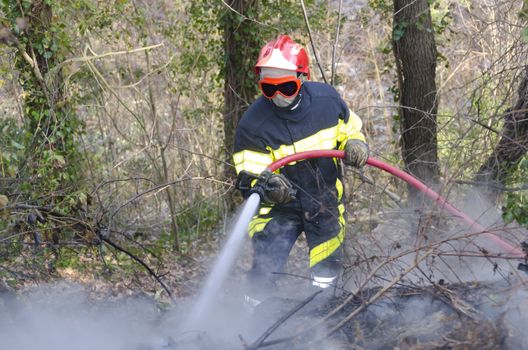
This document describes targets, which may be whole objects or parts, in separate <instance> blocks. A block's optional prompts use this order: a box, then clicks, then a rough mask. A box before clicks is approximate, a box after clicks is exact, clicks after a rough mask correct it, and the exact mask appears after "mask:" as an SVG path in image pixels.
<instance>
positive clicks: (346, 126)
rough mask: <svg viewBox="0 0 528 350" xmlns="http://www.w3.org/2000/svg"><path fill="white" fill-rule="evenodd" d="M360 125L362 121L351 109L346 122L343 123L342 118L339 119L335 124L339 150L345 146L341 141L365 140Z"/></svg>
mask: <svg viewBox="0 0 528 350" xmlns="http://www.w3.org/2000/svg"><path fill="white" fill-rule="evenodd" d="M362 126H363V122H362V121H361V119H360V118H359V117H358V116H357V114H356V113H354V112H352V111H350V116H349V118H348V122H347V123H345V122H344V121H343V120H342V119H340V120H339V124H338V125H337V142H339V143H340V145H339V149H340V150H343V149H344V148H345V142H343V141H347V140H361V141H363V142H366V141H365V136H364V135H363V134H362V133H361V127H362Z"/></svg>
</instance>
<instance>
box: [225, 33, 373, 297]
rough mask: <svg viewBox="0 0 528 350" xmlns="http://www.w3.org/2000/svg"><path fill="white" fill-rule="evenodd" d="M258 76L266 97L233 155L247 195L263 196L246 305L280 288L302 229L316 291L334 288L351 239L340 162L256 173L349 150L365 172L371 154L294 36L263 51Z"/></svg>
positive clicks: (250, 115) (349, 160)
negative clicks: (288, 160)
mask: <svg viewBox="0 0 528 350" xmlns="http://www.w3.org/2000/svg"><path fill="white" fill-rule="evenodd" d="M255 72H256V73H257V75H258V79H259V80H258V85H259V88H260V90H261V92H262V95H261V96H260V97H259V98H258V99H257V100H256V101H255V102H254V103H253V104H252V105H251V106H250V107H249V108H248V110H247V111H246V112H245V113H244V115H243V116H242V118H241V120H240V123H239V125H238V127H237V130H236V136H235V150H234V154H233V159H234V162H235V166H236V170H237V173H238V178H237V186H238V188H239V189H241V190H242V194H243V196H245V197H247V196H249V194H250V193H251V192H258V193H259V194H260V195H261V197H262V199H263V204H262V205H261V207H260V210H259V212H258V214H257V215H256V216H255V217H254V218H253V220H252V222H251V224H250V226H249V229H248V231H249V236H250V237H251V240H252V244H253V248H254V249H253V251H254V255H253V265H252V268H251V270H250V271H249V275H248V277H249V280H250V282H251V285H252V286H253V289H252V290H253V292H250V293H249V294H251V295H248V296H246V301H247V302H249V303H250V304H252V305H253V306H255V305H257V304H258V303H260V301H261V300H262V296H264V295H267V293H269V292H270V291H272V290H273V288H274V283H275V280H276V277H277V274H273V273H274V272H281V271H282V270H283V268H284V266H285V264H286V261H287V258H288V255H289V253H290V250H291V249H292V247H293V245H294V243H295V241H296V240H297V238H298V237H299V235H300V234H301V233H302V232H304V233H305V236H306V240H307V243H308V247H309V252H310V253H309V259H310V269H311V275H312V284H313V286H315V287H318V288H327V287H329V286H333V285H335V283H336V282H337V278H338V275H339V272H340V269H341V260H342V249H341V248H342V247H341V245H342V243H343V240H344V237H345V217H344V214H345V208H344V205H343V204H342V202H341V200H342V198H343V190H344V189H343V182H342V180H341V175H340V174H341V172H340V169H339V165H340V163H339V162H338V161H337V160H336V159H331V158H316V159H311V160H304V161H299V162H297V163H294V164H290V165H287V166H284V167H283V168H281V169H279V170H278V171H276V172H275V173H273V174H270V176H267V177H261V178H260V179H258V178H257V177H256V176H257V175H259V174H261V173H262V172H263V170H264V169H265V168H266V166H267V165H269V164H270V163H272V162H273V161H275V160H277V159H279V158H282V157H285V156H288V155H291V154H294V153H298V152H303V151H309V150H333V149H339V150H344V151H345V158H344V163H345V164H347V165H350V166H354V167H358V168H359V167H362V166H363V165H364V164H365V163H366V161H367V158H368V153H369V149H368V145H367V143H366V141H365V136H364V135H363V134H362V133H361V126H362V122H361V120H360V119H359V117H358V116H357V115H356V114H354V113H353V112H351V111H350V110H349V109H348V107H347V105H346V104H345V102H344V101H343V100H342V99H341V97H340V96H339V94H338V92H337V91H336V90H335V89H334V88H333V87H332V86H331V85H328V84H323V83H318V82H310V81H309V80H310V68H309V60H308V54H307V52H306V50H305V49H304V48H303V47H302V46H301V45H299V44H297V43H296V42H294V41H293V40H292V39H291V38H290V37H289V36H287V35H280V36H278V37H277V39H275V40H272V41H270V42H269V43H267V44H266V45H265V46H264V47H263V48H262V49H261V51H260V55H259V57H258V59H257V63H256V65H255ZM263 182H265V183H263ZM292 189H293V190H295V191H292ZM294 192H296V193H295V195H294Z"/></svg>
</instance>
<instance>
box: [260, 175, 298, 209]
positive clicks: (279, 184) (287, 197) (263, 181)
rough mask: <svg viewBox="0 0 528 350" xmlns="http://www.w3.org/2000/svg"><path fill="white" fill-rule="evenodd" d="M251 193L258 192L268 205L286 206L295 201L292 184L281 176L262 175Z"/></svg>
mask: <svg viewBox="0 0 528 350" xmlns="http://www.w3.org/2000/svg"><path fill="white" fill-rule="evenodd" d="M250 192H256V193H258V194H259V195H260V197H261V198H262V199H263V200H264V201H265V202H268V203H272V204H284V203H288V202H290V201H291V200H293V199H295V192H296V191H295V190H294V189H293V186H292V184H291V182H290V181H289V180H288V179H287V178H285V177H284V176H283V175H280V174H272V173H270V172H264V173H262V174H261V175H260V176H259V178H258V181H257V183H256V184H255V185H254V186H253V187H252V189H251V190H250Z"/></svg>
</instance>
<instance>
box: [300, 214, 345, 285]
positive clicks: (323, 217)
mask: <svg viewBox="0 0 528 350" xmlns="http://www.w3.org/2000/svg"><path fill="white" fill-rule="evenodd" d="M304 227H305V233H306V240H307V241H308V246H309V248H310V268H311V272H312V284H313V285H314V286H316V287H320V288H327V287H330V286H333V285H335V284H336V283H337V279H338V276H339V274H340V273H341V269H342V258H343V253H342V243H343V241H344V238H345V218H344V206H343V204H340V205H339V213H338V214H333V213H324V214H323V213H320V214H319V215H317V216H316V217H314V218H313V219H311V220H306V221H305V223H304Z"/></svg>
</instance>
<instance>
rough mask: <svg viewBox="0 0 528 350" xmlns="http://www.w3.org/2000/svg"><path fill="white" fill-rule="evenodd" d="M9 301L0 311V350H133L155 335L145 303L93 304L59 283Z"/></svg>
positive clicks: (152, 310)
mask: <svg viewBox="0 0 528 350" xmlns="http://www.w3.org/2000/svg"><path fill="white" fill-rule="evenodd" d="M10 299H11V300H6V299H5V298H4V299H3V300H4V303H3V307H2V309H3V310H2V309H0V310H1V313H0V339H1V342H0V349H2V350H14V349H16V350H26V349H27V350H30V349H31V350H34V349H41V350H57V349H80V350H83V349H86V350H88V349H102V350H106V349H108V350H117V349H135V348H137V346H138V345H140V344H142V343H144V342H145V341H147V339H149V337H151V336H152V334H156V333H155V332H153V331H154V329H153V328H152V326H153V322H154V320H156V318H157V317H158V316H159V311H158V309H157V308H156V305H155V303H153V302H152V301H151V300H149V299H148V298H146V297H134V298H128V299H123V300H120V301H119V302H117V301H113V302H111V301H102V302H99V303H95V302H94V301H91V300H90V299H89V298H88V296H87V293H86V292H85V291H84V290H83V289H82V287H80V286H78V285H73V284H69V283H60V284H56V285H49V286H40V287H37V288H32V289H31V290H29V291H26V292H25V293H23V294H22V295H20V296H18V297H16V298H15V297H12V298H10ZM0 305H2V303H0Z"/></svg>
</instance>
